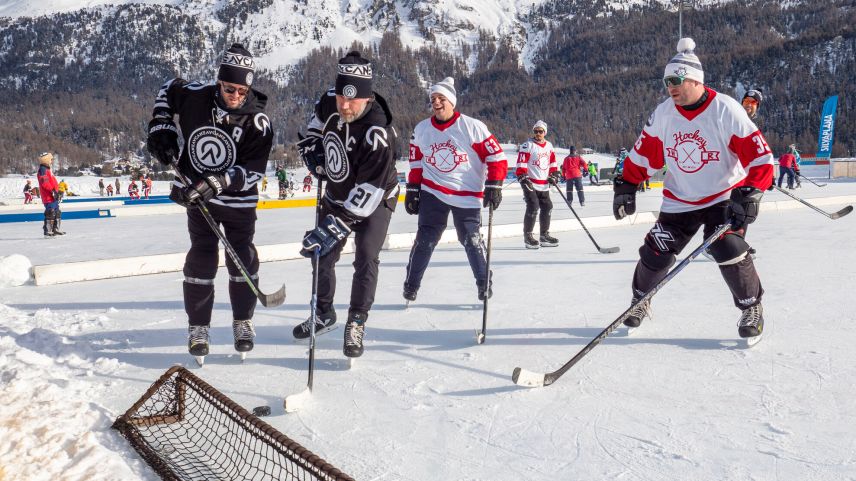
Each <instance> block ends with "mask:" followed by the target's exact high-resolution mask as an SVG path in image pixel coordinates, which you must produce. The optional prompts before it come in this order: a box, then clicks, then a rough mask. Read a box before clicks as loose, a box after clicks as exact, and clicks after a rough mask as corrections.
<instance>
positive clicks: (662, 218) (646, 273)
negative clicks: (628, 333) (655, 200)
mask: <svg viewBox="0 0 856 481" xmlns="http://www.w3.org/2000/svg"><path fill="white" fill-rule="evenodd" d="M728 204H729V201H725V202H720V203H718V204H714V205H712V206H710V207H705V208H703V209H699V210H694V211H690V212H682V213H679V214H673V213H667V212H661V213H660V215H659V217H658V218H657V222H656V223H655V224H654V227H653V228H652V229H651V230H650V231H649V232H648V235H646V236H645V243H644V244H643V245H642V247H640V248H639V262H638V263H637V264H636V272H635V273H634V274H633V297H640V296H642V295H643V294H645V293H646V292H648V291H649V290H650V289H651V288H653V287H654V286H655V285H657V283H658V282H660V281H661V280H662V279H663V278H664V277H666V274H667V273H668V271H669V268H671V267H672V265H674V263H675V256H676V255H677V254H680V253H681V251H682V250H683V249H684V247H686V245H687V243H689V241H690V240H691V239H692V237H693V236H694V235H695V233H696V232H698V229H699V227H701V226H704V237H705V238H707V237H708V236H710V235H711V234H713V232H714V231H715V230H716V228H717V227H718V226H720V225H722V224H724V223H725V222H726V221H727V220H728V217H727V211H728ZM748 250H749V244H747V243H746V240H745V239H744V231H743V229H741V230H739V231H736V232H732V231H728V232H727V233H726V234H725V235H724V236H722V237H721V238H720V239H719V240H717V241H716V242H714V243H713V244H711V246H710V254H711V255H712V256H713V258H714V259H715V260H716V262H717V263H719V271H720V272H721V273H722V277H723V279H725V283H726V284H727V285H728V288H729V289H730V290H731V295H732V297H733V299H734V305H735V306H737V307H738V308H740V309H746V308H747V307H750V306H753V305H755V304H758V303H759V302H761V296H762V295H763V294H764V289H763V288H762V287H761V280H760V279H759V277H758V272H757V271H756V270H755V264H754V263H753V262H752V257H751V256H749V255H747V252H748Z"/></svg>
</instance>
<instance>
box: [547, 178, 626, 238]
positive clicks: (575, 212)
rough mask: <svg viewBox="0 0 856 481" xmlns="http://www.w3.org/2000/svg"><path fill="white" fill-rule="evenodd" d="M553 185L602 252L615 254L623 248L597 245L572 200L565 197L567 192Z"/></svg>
mask: <svg viewBox="0 0 856 481" xmlns="http://www.w3.org/2000/svg"><path fill="white" fill-rule="evenodd" d="M553 187H555V188H556V192H558V193H559V195H560V196H562V199H564V200H565V204H568V208H569V209H571V213H572V214H574V217H576V218H577V220H578V221H579V222H580V225H581V226H583V230H584V231H586V234H588V236H589V239H591V241H592V243H593V244H594V246H595V247H596V248H597V250H598V251H599V252H600V253H601V254H614V253H616V252H618V251H620V250H621V249H620V248H618V247H601V246H599V245H597V241H596V240H594V237H592V236H591V233H590V232H589V231H588V229H586V225H585V224H583V220H582V219H580V216H578V215H577V211H575V210H574V208H573V207H572V206H571V203H570V201H568V198H567V197H565V194H563V193H562V189H560V188H559V186H558V185H553Z"/></svg>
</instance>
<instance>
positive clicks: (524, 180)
mask: <svg viewBox="0 0 856 481" xmlns="http://www.w3.org/2000/svg"><path fill="white" fill-rule="evenodd" d="M517 182H520V187H522V188H523V190H525V191H526V192H532V191H533V190H535V186H534V185H532V179H530V178H529V176H528V175H526V174H520V175H518V176H517Z"/></svg>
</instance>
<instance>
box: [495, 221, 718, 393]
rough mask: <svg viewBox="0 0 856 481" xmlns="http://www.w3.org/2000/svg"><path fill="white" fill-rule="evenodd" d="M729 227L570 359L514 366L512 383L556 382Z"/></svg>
mask: <svg viewBox="0 0 856 481" xmlns="http://www.w3.org/2000/svg"><path fill="white" fill-rule="evenodd" d="M730 228H731V224H728V223H726V224H724V225H722V226H720V227H719V228H718V229H716V231H715V232H714V233H713V234H711V235H710V237H708V238H707V239H705V240H704V242H703V243H702V244H701V245H700V246H698V247H696V249H695V250H694V251H692V252H691V253H690V255H688V256H687V258H686V259H684V260H682V261H681V262H680V264H678V265H676V266H675V267H674V268H673V269H672V270H671V271H669V273H668V274H666V277H664V278H663V280H661V281H660V282H658V283H657V285H655V286H654V287H653V288H651V290H649V291H648V292H646V293H645V295H644V296H642V297H640V298H639V300H637V301H636V302H635V303H634V304H632V305H631V306H630V307H628V308H627V310H626V311H624V312H623V313H622V314H621V315H620V316H618V317H617V318H616V319H615V320H614V321H612V324H610V325H608V326H606V329H604V330H603V331H601V332H600V334H598V335H597V337H595V338H594V339H592V340H591V342H589V343H588V344H587V345H586V347H584V348H582V350H581V351H580V352H578V353H577V354H576V355H575V356H574V357H572V358H571V360H570V361H568V362H566V363H565V365H564V366H562V367H560V368H559V369H557V370H555V371H553V372H549V373H537V372H532V371H527V370H526V369H522V368H519V367H515V368H514V373H513V374H512V375H511V379H512V380H513V381H514V384H517V385H518V386H527V387H541V386H549V385H550V384H553V383H554V382H556V380H557V379H559V378H560V377H562V374H565V373H566V372H568V370H569V369H571V368H572V367H574V364H576V363H577V362H579V360H580V359H582V358H583V357H585V355H586V354H588V353H589V351H591V350H592V349H594V348H595V346H597V345H598V344H600V342H601V341H603V340H604V339H606V336H608V335H610V334H612V331H614V330H615V329H617V328H618V326H620V325H621V323H622V322H624V320H625V319H627V317H628V316H629V315H630V312H631V311H632V310H633V308H635V307H636V306H638V305H640V304H642V303H644V302H647V301H648V300H649V299H651V298H652V297H654V294H656V293H657V291H659V290H660V289H662V288H663V286H665V285H666V283H668V282H669V281H670V280H672V278H674V277H675V276H676V275H678V273H679V272H681V271H682V270H683V269H684V268H685V267H686V266H688V265H689V264H690V262H692V260H693V259H695V258H696V257H697V256H698V255H699V254H701V253H702V252H704V250H705V249H707V248H708V247H710V245H711V244H713V243H714V242H715V241H716V240H717V239H719V237H720V236H722V235H723V234H725V232H727V231H728V229H730Z"/></svg>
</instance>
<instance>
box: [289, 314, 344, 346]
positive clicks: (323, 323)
mask: <svg viewBox="0 0 856 481" xmlns="http://www.w3.org/2000/svg"><path fill="white" fill-rule="evenodd" d="M311 320H312V316H309V318H307V319H306V320H305V321H303V322H301V323H300V324H298V325H297V326H296V327H295V328H294V330H293V331H292V334H293V335H294V338H295V339H297V340H301V341H302V340H304V339H309V337H310V336H311V335H312V333H311V330H312V324H310V322H311ZM335 324H336V311H330V312H319V313H318V314H317V315H316V320H315V335H316V336H318V335H321V334H324V333H326V332H330V331H332V330H333V329H335V328H336V326H335Z"/></svg>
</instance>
